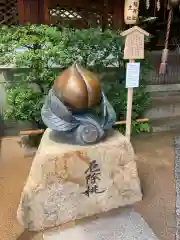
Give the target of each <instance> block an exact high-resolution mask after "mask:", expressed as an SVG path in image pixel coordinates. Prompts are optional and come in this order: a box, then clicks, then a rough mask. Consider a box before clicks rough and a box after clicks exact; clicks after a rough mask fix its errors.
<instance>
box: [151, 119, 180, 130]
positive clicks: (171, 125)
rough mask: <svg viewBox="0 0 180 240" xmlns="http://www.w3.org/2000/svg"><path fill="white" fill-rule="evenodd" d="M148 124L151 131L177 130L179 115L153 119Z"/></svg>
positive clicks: (179, 127)
mask: <svg viewBox="0 0 180 240" xmlns="http://www.w3.org/2000/svg"><path fill="white" fill-rule="evenodd" d="M150 124H151V127H152V132H166V131H179V130H180V116H177V117H166V118H159V119H154V120H152V121H151V122H150Z"/></svg>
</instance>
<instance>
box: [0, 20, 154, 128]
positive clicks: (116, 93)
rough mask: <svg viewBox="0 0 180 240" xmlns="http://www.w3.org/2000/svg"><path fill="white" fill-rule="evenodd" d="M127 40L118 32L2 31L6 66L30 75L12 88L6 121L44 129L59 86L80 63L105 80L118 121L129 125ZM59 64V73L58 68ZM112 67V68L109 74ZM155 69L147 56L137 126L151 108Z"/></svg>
mask: <svg viewBox="0 0 180 240" xmlns="http://www.w3.org/2000/svg"><path fill="white" fill-rule="evenodd" d="M123 40H124V39H122V37H121V36H120V35H119V34H118V33H117V32H113V31H110V30H107V31H105V32H102V31H101V30H100V29H85V30H74V29H67V28H63V29H61V30H58V29H57V28H54V27H48V26H45V25H38V26H36V25H27V26H19V27H7V26H4V27H1V29H0V64H15V66H16V67H17V68H21V69H22V68H28V69H29V71H26V72H25V73H24V74H23V73H22V74H21V81H15V80H14V81H12V82H9V84H8V86H7V90H8V94H7V100H8V105H9V108H8V109H7V111H6V112H5V117H6V118H7V119H12V120H29V121H32V122H35V123H37V124H38V126H39V127H42V124H43V123H42V120H41V116H40V111H41V107H42V104H43V101H44V97H45V95H46V94H47V93H48V90H49V89H50V87H51V85H52V83H53V80H54V79H55V78H56V76H57V75H58V74H60V71H62V70H63V69H64V68H67V67H68V66H70V65H71V64H72V63H73V62H74V61H79V62H80V63H81V64H82V65H83V66H84V67H86V68H90V69H92V70H93V71H95V72H97V73H99V74H100V76H101V80H102V86H103V88H104V91H105V93H106V94H107V96H108V98H109V100H110V101H111V103H112V105H113V106H114V108H115V110H116V112H117V116H118V120H124V119H125V114H126V101H127V99H126V98H127V90H126V89H125V63H126V62H125V61H124V60H123V48H124V46H123V44H124V43H123ZM20 47H24V48H26V50H27V51H24V52H16V51H15V49H17V48H20ZM54 63H56V65H58V68H57V66H56V67H55V68H54V67H53V66H54V65H53V64H54ZM109 65H111V68H108V70H107V66H109ZM149 66H150V65H149V62H148V56H146V58H145V60H142V61H141V76H140V87H139V88H137V89H134V99H133V113H132V117H133V119H134V120H135V119H136V118H138V117H141V116H142V115H143V113H144V111H145V110H146V109H147V108H148V106H149V103H150V98H149V95H148V94H147V93H146V92H145V87H146V84H147V82H146V79H147V74H148V73H149V69H150V67H149ZM59 69H61V70H59ZM32 86H33V88H32ZM139 129H140V128H139Z"/></svg>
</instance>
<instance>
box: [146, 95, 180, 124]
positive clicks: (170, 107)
mask: <svg viewBox="0 0 180 240" xmlns="http://www.w3.org/2000/svg"><path fill="white" fill-rule="evenodd" d="M177 116H179V117H180V94H178V95H171V96H170V95H169V96H162V95H159V96H153V97H152V106H151V108H150V109H149V110H148V111H147V112H146V113H145V117H147V118H149V119H151V120H154V119H161V118H167V117H177Z"/></svg>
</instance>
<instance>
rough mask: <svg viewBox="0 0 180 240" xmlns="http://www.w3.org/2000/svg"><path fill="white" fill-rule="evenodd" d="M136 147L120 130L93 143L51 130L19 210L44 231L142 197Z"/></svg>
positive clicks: (21, 218)
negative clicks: (65, 140)
mask: <svg viewBox="0 0 180 240" xmlns="http://www.w3.org/2000/svg"><path fill="white" fill-rule="evenodd" d="M141 198H142V194H141V190H140V183H139V178H138V174H137V168H136V163H135V156H134V151H133V148H132V146H131V143H130V142H129V141H128V139H127V138H126V137H124V136H123V135H122V134H120V133H119V132H117V131H114V132H112V134H111V135H110V136H109V137H108V138H107V139H106V140H105V141H104V142H101V143H98V144H95V145H92V146H75V145H70V144H66V143H63V142H62V141H61V142H58V141H57V139H54V138H53V136H52V131H51V130H50V129H47V130H46V132H45V133H44V135H43V138H42V140H41V144H40V146H39V149H38V151H37V153H36V156H35V158H34V161H33V164H32V167H31V171H30V174H29V177H28V179H27V182H26V185H25V187H24V190H23V192H22V196H21V201H20V205H19V208H18V212H17V217H18V220H19V222H20V223H21V224H23V225H24V227H25V228H28V229H29V230H34V231H39V230H42V229H46V228H49V227H54V226H59V225H61V224H64V223H67V222H69V221H72V220H75V219H81V218H84V217H88V216H92V215H95V214H98V213H101V212H107V211H109V210H111V209H113V208H117V207H120V206H125V205H130V204H133V203H135V202H137V201H139V200H141Z"/></svg>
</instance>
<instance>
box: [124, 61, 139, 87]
mask: <svg viewBox="0 0 180 240" xmlns="http://www.w3.org/2000/svg"><path fill="white" fill-rule="evenodd" d="M139 74H140V63H127V68H126V88H135V87H139Z"/></svg>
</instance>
